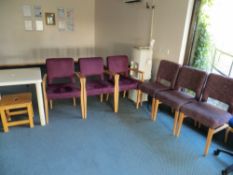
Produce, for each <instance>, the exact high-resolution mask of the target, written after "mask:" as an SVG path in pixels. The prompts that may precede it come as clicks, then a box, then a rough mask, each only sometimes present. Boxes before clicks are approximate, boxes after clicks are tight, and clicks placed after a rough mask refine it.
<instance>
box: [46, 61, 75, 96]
mask: <svg viewBox="0 0 233 175" xmlns="http://www.w3.org/2000/svg"><path fill="white" fill-rule="evenodd" d="M46 68H47V75H48V78H47V80H48V85H47V87H46V93H47V98H48V100H55V99H67V98H73V97H80V87H78V86H77V85H76V84H75V71H74V60H73V59H72V58H49V59H46ZM57 80H58V81H59V80H62V82H59V83H58V82H56V81H57ZM64 80H67V81H65V83H64V82H63V81H64Z"/></svg>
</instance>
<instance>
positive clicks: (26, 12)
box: [22, 5, 32, 17]
mask: <svg viewBox="0 0 233 175" xmlns="http://www.w3.org/2000/svg"><path fill="white" fill-rule="evenodd" d="M22 9H23V16H25V17H30V16H32V12H31V6H30V5H23V6H22Z"/></svg>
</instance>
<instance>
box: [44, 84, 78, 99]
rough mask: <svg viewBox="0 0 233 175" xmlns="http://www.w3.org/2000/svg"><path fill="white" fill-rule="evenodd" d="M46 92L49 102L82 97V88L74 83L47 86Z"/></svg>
mask: <svg viewBox="0 0 233 175" xmlns="http://www.w3.org/2000/svg"><path fill="white" fill-rule="evenodd" d="M46 91H47V98H48V99H49V100H55V99H66V98H73V97H80V88H79V87H77V86H76V85H75V84H74V83H69V84H68V83H67V84H51V85H48V86H47V90H46Z"/></svg>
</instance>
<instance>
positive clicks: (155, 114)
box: [153, 99, 160, 121]
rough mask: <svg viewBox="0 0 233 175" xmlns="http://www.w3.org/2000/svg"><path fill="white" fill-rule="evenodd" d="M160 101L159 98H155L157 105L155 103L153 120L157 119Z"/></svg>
mask: <svg viewBox="0 0 233 175" xmlns="http://www.w3.org/2000/svg"><path fill="white" fill-rule="evenodd" d="M159 103H160V101H159V100H157V99H156V100H155V105H154V108H153V109H154V110H153V121H156V119H157V114H158V108H159Z"/></svg>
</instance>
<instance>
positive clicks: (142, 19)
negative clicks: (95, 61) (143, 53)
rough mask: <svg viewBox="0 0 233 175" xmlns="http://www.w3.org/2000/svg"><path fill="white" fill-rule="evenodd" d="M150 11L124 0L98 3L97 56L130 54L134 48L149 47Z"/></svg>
mask: <svg viewBox="0 0 233 175" xmlns="http://www.w3.org/2000/svg"><path fill="white" fill-rule="evenodd" d="M150 17H151V11H150V10H148V9H146V8H145V6H144V5H142V4H141V3H134V4H126V3H123V0H96V12H95V21H96V32H95V34H96V37H95V38H96V54H97V55H100V56H103V57H106V56H107V55H114V54H127V55H129V56H130V55H131V48H132V47H133V46H135V45H147V44H148V41H149V34H148V33H149V32H150Z"/></svg>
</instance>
